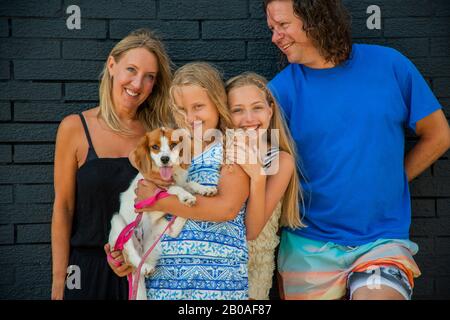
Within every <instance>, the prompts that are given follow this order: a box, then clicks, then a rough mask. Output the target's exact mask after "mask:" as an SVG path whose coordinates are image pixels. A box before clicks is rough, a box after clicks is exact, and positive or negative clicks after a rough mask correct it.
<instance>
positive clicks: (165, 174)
mask: <svg viewBox="0 0 450 320" xmlns="http://www.w3.org/2000/svg"><path fill="white" fill-rule="evenodd" d="M159 174H160V175H161V178H163V180H166V181H169V180H170V179H171V178H172V167H162V168H160V169H159Z"/></svg>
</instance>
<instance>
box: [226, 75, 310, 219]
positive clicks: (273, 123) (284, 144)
mask: <svg viewBox="0 0 450 320" xmlns="http://www.w3.org/2000/svg"><path fill="white" fill-rule="evenodd" d="M250 85H252V86H256V87H257V88H258V89H260V90H261V91H262V92H263V93H264V95H265V97H266V100H267V103H268V104H269V106H270V107H271V108H272V112H273V114H272V118H271V120H270V124H269V129H278V130H279V146H280V151H285V152H287V153H289V154H290V155H291V156H292V157H294V160H295V163H296V170H294V173H293V174H292V177H291V180H290V181H289V185H288V187H287V190H286V193H285V194H284V197H283V203H282V213H281V221H280V224H281V226H284V227H290V228H299V227H305V225H304V224H303V223H302V221H301V219H300V205H299V201H301V202H302V204H303V192H302V189H301V185H300V182H299V174H298V172H299V171H300V170H299V168H298V157H297V152H296V151H295V150H296V148H295V144H294V140H293V139H292V137H291V135H290V133H289V130H288V129H287V125H286V121H285V120H284V118H283V115H282V114H281V112H280V108H279V106H278V104H277V102H276V100H275V99H274V97H273V95H272V93H271V92H270V91H269V89H267V80H266V79H265V78H264V77H262V76H260V75H258V74H256V73H253V72H245V73H243V74H241V75H238V76H236V77H233V78H231V79H229V80H228V81H227V83H226V91H227V92H228V93H229V92H230V91H231V90H233V89H235V88H240V87H244V86H250ZM268 137H269V139H270V135H268ZM269 143H270V141H269ZM302 207H303V206H302Z"/></svg>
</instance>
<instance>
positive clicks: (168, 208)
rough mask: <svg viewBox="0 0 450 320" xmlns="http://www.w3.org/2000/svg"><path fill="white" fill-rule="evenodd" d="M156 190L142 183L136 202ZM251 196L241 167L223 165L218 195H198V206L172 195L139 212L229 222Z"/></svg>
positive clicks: (247, 179)
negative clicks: (187, 203)
mask: <svg viewBox="0 0 450 320" xmlns="http://www.w3.org/2000/svg"><path fill="white" fill-rule="evenodd" d="M155 189H156V187H155V185H154V184H153V183H151V182H148V181H145V182H141V183H140V184H139V186H138V189H137V191H136V195H137V201H141V200H144V199H146V198H149V197H151V196H152V195H153V194H154V192H155ZM248 195H249V178H248V176H247V175H246V174H245V172H244V171H243V170H242V169H241V168H240V167H239V166H238V165H229V166H223V167H222V169H221V172H220V180H219V185H218V192H217V195H215V196H214V197H203V196H199V195H196V198H197V202H196V204H195V205H194V206H192V207H187V206H185V205H184V204H182V203H181V202H180V201H178V199H177V198H176V197H175V196H171V197H167V198H165V199H162V200H159V201H158V202H157V203H156V204H155V205H153V206H151V207H148V208H144V209H143V210H138V212H142V211H147V212H151V211H163V212H170V213H172V214H174V215H176V216H179V217H183V218H186V219H192V220H202V221H215V222H221V221H229V220H233V219H234V218H236V216H237V215H238V213H239V210H240V209H241V207H242V204H243V203H244V202H245V200H246V199H247V197H248Z"/></svg>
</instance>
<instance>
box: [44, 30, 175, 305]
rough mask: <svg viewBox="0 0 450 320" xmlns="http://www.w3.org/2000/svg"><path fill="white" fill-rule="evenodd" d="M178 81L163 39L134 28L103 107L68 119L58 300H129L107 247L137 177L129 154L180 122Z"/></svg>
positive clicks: (59, 213)
mask: <svg viewBox="0 0 450 320" xmlns="http://www.w3.org/2000/svg"><path fill="white" fill-rule="evenodd" d="M171 77H172V73H171V62H170V59H169V57H168V56H167V54H166V52H165V49H164V46H163V44H162V43H161V41H160V40H159V39H158V38H157V37H156V36H155V35H154V34H153V33H152V32H150V31H149V30H146V29H139V30H136V31H133V32H131V33H130V34H129V35H128V36H126V37H125V38H124V39H122V40H121V41H120V42H118V43H117V44H116V45H115V46H114V48H113V49H112V50H111V52H110V54H109V57H108V59H107V61H106V63H105V66H104V69H103V73H102V78H101V82H100V90H99V97H100V101H99V106H98V107H96V108H93V109H90V110H86V111H84V112H82V113H80V114H78V115H70V116H68V117H66V118H64V119H63V121H62V122H61V124H60V126H59V129H58V133H57V138H56V149H55V164H54V188H55V201H54V206H53V217H52V258H53V282H52V299H84V300H86V299H127V296H128V292H127V291H128V286H127V280H126V278H121V277H118V276H117V275H115V274H114V273H113V270H111V269H110V268H109V267H108V263H107V260H106V255H105V252H104V244H105V243H107V242H108V234H109V230H110V227H111V225H110V221H111V218H112V215H113V214H114V213H115V212H117V211H118V209H119V195H120V193H121V192H123V191H125V190H126V189H127V188H128V187H129V184H130V183H131V181H132V179H133V178H134V177H135V176H136V174H137V170H136V169H135V168H134V167H133V166H132V165H131V163H130V161H129V159H128V155H129V154H130V152H131V151H132V150H133V149H134V148H135V147H136V145H137V143H138V141H139V139H140V138H141V137H142V136H143V135H144V133H145V132H146V131H148V130H151V129H153V128H156V127H158V126H161V125H170V124H171V123H172V118H171V116H170V111H169V108H168V106H167V101H168V93H169V87H170V82H171ZM105 251H109V248H108V247H107V246H106V247H105ZM113 257H117V254H114V253H113ZM68 267H71V269H72V270H75V272H76V274H74V276H78V277H79V278H78V279H77V281H79V283H78V284H79V285H77V283H76V282H77V281H75V283H74V286H73V288H72V286H66V283H65V282H66V273H67V270H68ZM129 269H130V267H129V266H128V265H126V264H124V265H123V266H122V267H119V268H117V269H114V272H116V273H117V274H118V275H124V274H127V273H128V272H129Z"/></svg>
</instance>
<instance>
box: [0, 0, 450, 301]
mask: <svg viewBox="0 0 450 320" xmlns="http://www.w3.org/2000/svg"><path fill="white" fill-rule="evenodd" d="M345 3H346V4H347V6H348V7H349V9H350V10H351V13H352V16H353V34H354V38H355V41H357V42H366V43H376V44H383V45H388V46H392V47H395V48H397V49H398V50H400V51H401V52H403V53H404V54H405V55H406V56H408V57H409V58H411V59H412V60H413V62H414V63H415V64H416V65H417V66H418V68H419V69H420V71H421V72H422V73H423V75H424V76H425V77H426V79H427V80H428V82H429V84H430V86H431V87H432V89H433V91H434V92H435V94H436V95H437V96H438V98H439V99H440V101H441V103H442V105H443V106H444V108H445V112H446V115H447V116H448V117H449V116H450V2H449V1H448V0H370V1H368V0H364V1H361V0H358V1H357V0H345ZM71 4H77V5H79V6H80V8H81V17H82V21H81V30H68V29H67V27H66V19H67V17H68V15H67V14H66V13H65V12H66V8H67V7H68V6H69V5H71ZM372 4H377V5H379V6H380V7H381V9H382V17H383V18H382V19H383V20H382V30H368V29H367V28H366V26H365V25H366V18H367V14H366V8H367V7H368V6H369V5H372ZM261 8H262V7H261V1H260V0H122V1H119V0H98V1H94V0H91V1H87V0H79V1H77V0H47V1H41V0H39V1H38V0H14V1H11V0H0V128H1V129H0V272H1V273H0V274H1V276H0V298H2V299H11V298H16V299H24V298H31V299H36V298H38V299H47V298H49V296H50V284H51V269H50V266H51V253H50V220H51V210H52V201H53V186H52V179H53V166H52V162H53V152H54V139H55V133H56V130H57V126H58V123H59V121H60V120H61V119H62V118H63V117H64V116H65V115H68V114H70V113H74V112H79V111H80V110H83V109H87V108H89V107H92V106H94V105H95V104H96V100H97V99H98V94H97V80H98V77H99V72H100V70H101V67H102V63H103V62H104V60H105V59H106V56H107V54H108V52H109V50H110V49H111V48H112V46H113V45H114V43H116V42H117V40H118V39H120V38H122V37H123V36H125V35H126V34H127V33H128V32H129V31H131V30H132V29H135V28H138V27H149V28H152V29H158V30H159V33H160V34H161V35H162V36H163V39H164V42H165V43H166V45H167V48H168V51H169V53H170V55H171V57H172V58H173V60H174V61H175V62H176V63H177V64H178V65H180V64H182V63H184V62H187V61H191V60H207V61H210V62H214V63H216V64H217V65H218V66H219V67H221V68H222V69H223V70H224V72H225V76H226V77H230V76H233V75H236V74H238V73H240V72H242V71H245V70H253V71H256V72H259V73H261V74H263V75H265V76H267V77H268V78H271V77H273V76H274V75H275V74H276V72H277V65H278V56H277V49H276V48H274V47H273V46H272V45H271V44H270V40H269V39H270V34H269V31H268V29H267V28H266V25H265V20H264V14H263V12H262V9H261ZM414 141H415V138H414V137H412V136H411V137H409V138H408V146H409V148H410V147H411V146H412V145H414ZM449 155H450V153H447V154H446V155H444V156H443V157H442V158H441V159H440V160H439V161H438V162H437V163H436V164H435V165H433V166H432V167H431V168H430V169H428V170H427V171H426V172H425V173H424V174H423V175H422V176H421V177H419V178H418V179H416V180H415V181H414V182H413V183H412V184H411V190H412V196H413V201H412V202H413V223H412V227H411V237H412V239H413V240H414V241H417V242H418V243H419V245H420V247H421V251H420V253H419V254H418V255H417V262H418V264H419V265H420V267H421V269H422V272H423V276H422V277H421V278H419V279H418V280H417V283H416V290H415V298H417V299H424V298H437V299H441V298H447V299H448V298H450V159H449Z"/></svg>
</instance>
